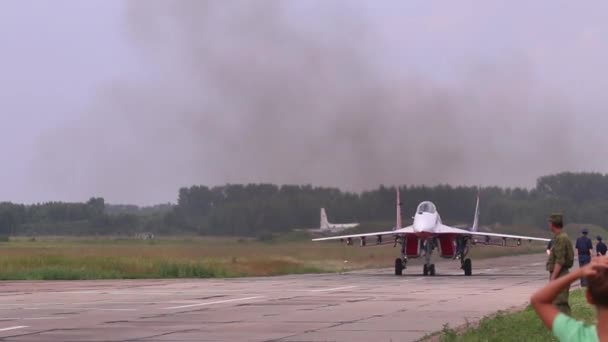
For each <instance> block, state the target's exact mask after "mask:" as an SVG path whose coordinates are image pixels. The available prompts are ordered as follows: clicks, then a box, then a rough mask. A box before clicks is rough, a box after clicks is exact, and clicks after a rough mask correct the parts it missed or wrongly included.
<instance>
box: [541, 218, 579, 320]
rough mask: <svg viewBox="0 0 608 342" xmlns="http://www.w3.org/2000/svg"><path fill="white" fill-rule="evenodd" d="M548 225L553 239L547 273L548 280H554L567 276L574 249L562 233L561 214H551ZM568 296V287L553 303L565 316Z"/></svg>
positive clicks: (568, 309)
mask: <svg viewBox="0 0 608 342" xmlns="http://www.w3.org/2000/svg"><path fill="white" fill-rule="evenodd" d="M549 225H550V227H551V231H552V232H553V234H554V235H555V237H554V238H553V246H552V247H551V253H550V254H549V259H548V260H547V271H549V274H550V280H555V279H557V278H559V277H563V276H564V275H566V274H568V270H569V269H570V267H572V265H573V264H574V248H573V247H572V242H571V241H570V238H569V237H568V235H567V234H566V232H564V229H563V227H564V222H563V216H562V214H552V215H551V216H549ZM569 296H570V287H567V288H566V289H565V290H564V291H562V292H561V293H560V294H559V295H558V296H557V298H555V301H554V302H553V304H554V305H555V306H557V307H558V309H559V310H560V311H561V312H563V313H564V314H566V315H570V304H568V298H569Z"/></svg>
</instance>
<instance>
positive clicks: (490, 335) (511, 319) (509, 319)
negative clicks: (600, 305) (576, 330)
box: [425, 290, 595, 342]
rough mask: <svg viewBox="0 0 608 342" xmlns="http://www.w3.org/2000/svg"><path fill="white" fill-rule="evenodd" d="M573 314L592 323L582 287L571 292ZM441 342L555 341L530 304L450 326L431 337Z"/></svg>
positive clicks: (589, 307)
mask: <svg viewBox="0 0 608 342" xmlns="http://www.w3.org/2000/svg"><path fill="white" fill-rule="evenodd" d="M570 306H571V307H572V315H573V316H574V317H575V318H577V319H580V320H584V321H586V322H587V323H595V309H594V308H593V307H591V306H590V305H589V304H587V301H586V300H585V296H584V293H583V292H582V291H581V290H576V291H572V292H571V293H570ZM425 340H438V341H441V342H477V341H514V342H515V341H517V342H520V341H540V342H542V341H557V339H555V338H554V337H553V335H552V334H551V332H550V331H548V330H547V328H545V326H544V325H543V323H542V322H541V320H540V319H539V318H538V316H537V315H536V313H535V312H534V310H533V309H532V308H531V307H528V308H526V309H525V310H523V311H520V312H515V313H504V312H501V313H498V314H497V315H495V316H493V317H488V318H485V319H483V320H482V321H481V322H479V324H478V325H477V326H475V327H468V328H467V327H464V328H463V329H462V330H461V329H458V330H454V329H451V328H449V327H446V328H444V329H443V331H442V332H441V333H440V334H439V335H438V336H435V337H434V338H429V339H425Z"/></svg>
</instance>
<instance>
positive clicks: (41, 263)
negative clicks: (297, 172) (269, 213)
mask: <svg viewBox="0 0 608 342" xmlns="http://www.w3.org/2000/svg"><path fill="white" fill-rule="evenodd" d="M542 250H543V245H542V244H536V245H528V244H527V243H526V244H524V246H521V247H512V248H499V247H487V246H475V247H474V249H473V250H472V252H471V255H472V257H474V258H484V257H493V256H500V255H509V254H515V253H517V254H521V253H534V252H539V251H542ZM397 255H398V248H393V247H392V245H383V246H368V247H365V248H361V247H359V246H345V245H343V244H340V243H339V242H311V241H310V240H308V239H306V240H302V239H301V237H300V238H298V239H293V238H282V239H279V240H276V241H272V242H260V241H256V240H253V239H243V238H218V237H208V238H205V237H192V238H174V239H160V240H148V241H143V240H133V239H118V238H116V239H111V238H99V239H94V238H82V239H75V238H37V239H36V240H35V241H33V240H30V239H26V238H21V239H11V241H9V242H5V243H0V280H30V279H31V280H34V279H41V280H42V279H44V280H53V279H55V280H59V279H115V278H130V279H131V278H211V277H240V276H268V275H281V274H297V273H319V272H338V271H345V270H353V269H362V268H374V267H391V266H392V265H393V262H394V259H395V257H396V256H397Z"/></svg>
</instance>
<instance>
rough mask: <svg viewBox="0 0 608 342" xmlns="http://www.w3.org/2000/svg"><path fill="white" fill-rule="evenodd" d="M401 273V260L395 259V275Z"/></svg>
mask: <svg viewBox="0 0 608 342" xmlns="http://www.w3.org/2000/svg"><path fill="white" fill-rule="evenodd" d="M402 274H403V262H402V261H401V259H399V258H397V259H395V275H397V276H400V275H402Z"/></svg>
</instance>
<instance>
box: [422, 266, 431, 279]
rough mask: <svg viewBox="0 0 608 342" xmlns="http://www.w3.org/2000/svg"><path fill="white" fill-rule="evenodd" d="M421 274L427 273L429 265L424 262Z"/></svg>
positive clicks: (425, 274)
mask: <svg viewBox="0 0 608 342" xmlns="http://www.w3.org/2000/svg"><path fill="white" fill-rule="evenodd" d="M422 275H424V276H427V275H429V266H428V265H427V264H424V268H423V269H422Z"/></svg>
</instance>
